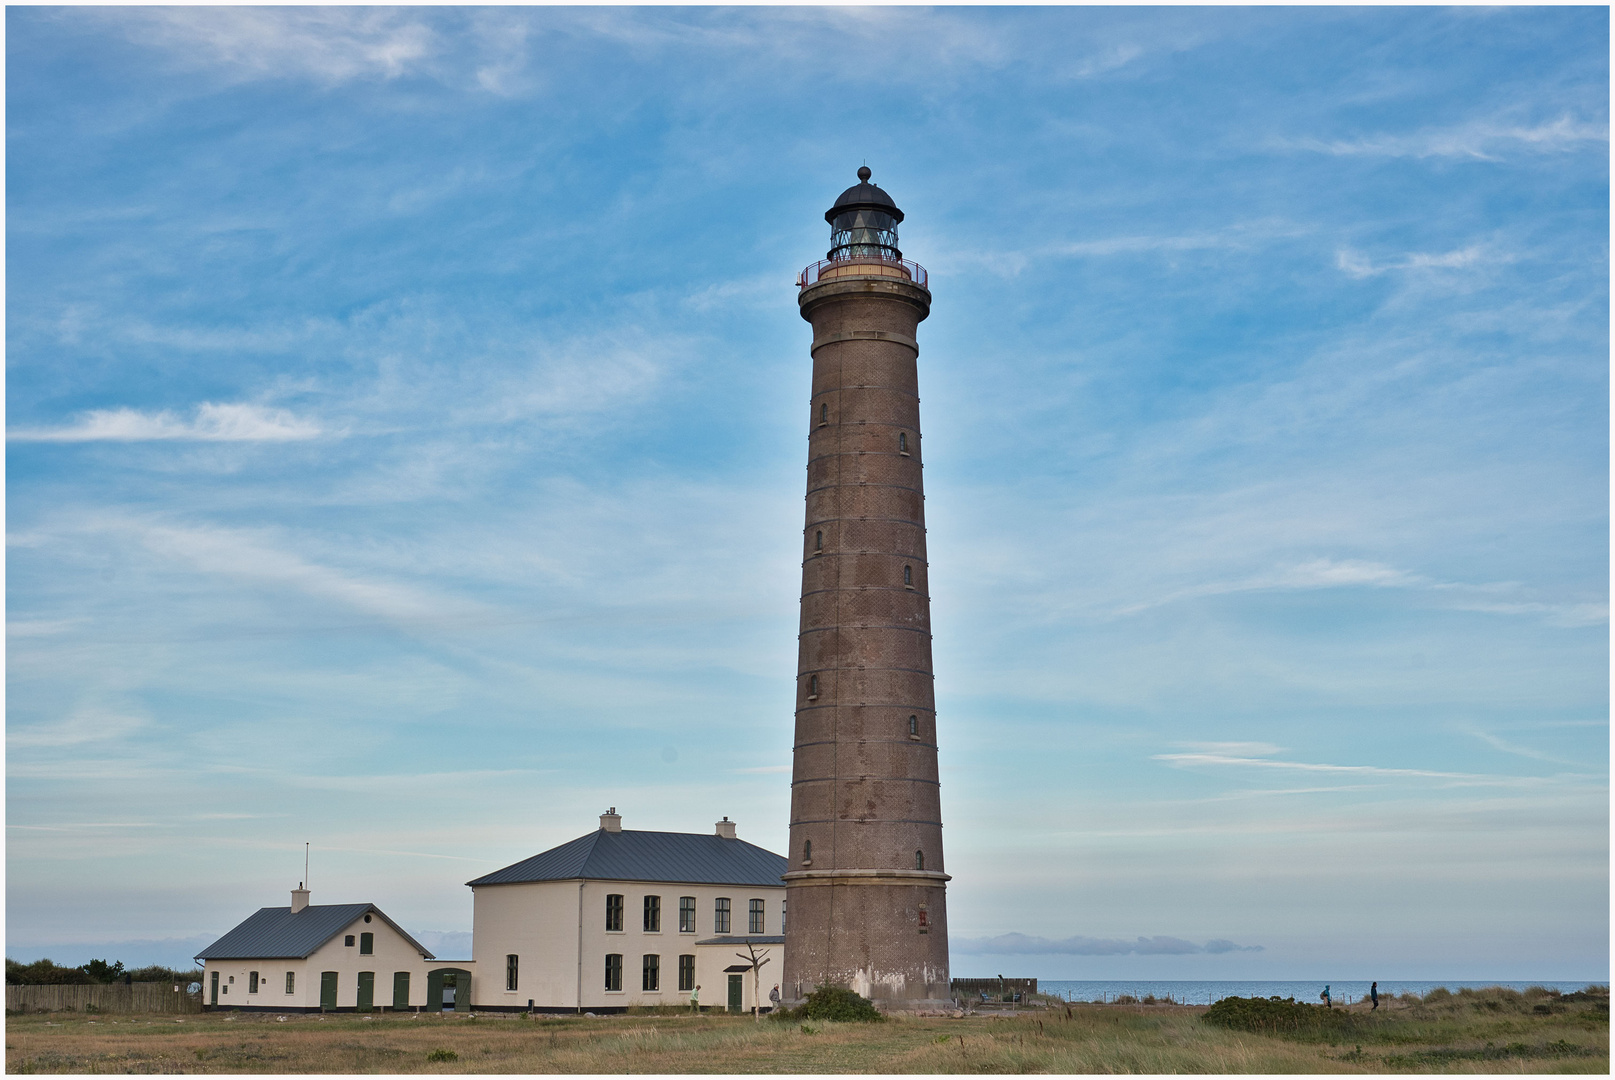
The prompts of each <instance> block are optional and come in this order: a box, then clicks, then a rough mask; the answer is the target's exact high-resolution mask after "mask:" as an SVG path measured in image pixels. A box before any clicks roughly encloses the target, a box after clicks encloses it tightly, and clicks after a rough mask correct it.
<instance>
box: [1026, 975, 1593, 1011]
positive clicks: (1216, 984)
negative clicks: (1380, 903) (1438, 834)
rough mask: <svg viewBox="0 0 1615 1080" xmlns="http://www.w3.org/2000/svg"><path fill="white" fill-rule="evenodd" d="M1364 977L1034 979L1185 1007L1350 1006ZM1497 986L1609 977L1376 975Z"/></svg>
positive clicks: (1410, 982) (1081, 993) (1408, 987)
mask: <svg viewBox="0 0 1615 1080" xmlns="http://www.w3.org/2000/svg"><path fill="white" fill-rule="evenodd" d="M1369 985H1370V980H1368V979H1335V980H1325V979H1039V980H1038V984H1037V988H1038V990H1039V992H1041V993H1044V994H1052V995H1054V996H1055V997H1060V998H1064V999H1065V1000H1066V1001H1104V1002H1108V1001H1115V1000H1116V998H1118V997H1120V996H1122V995H1124V994H1127V995H1131V996H1133V997H1135V998H1144V997H1146V996H1149V995H1152V994H1153V995H1154V996H1155V997H1156V998H1157V999H1161V998H1170V999H1172V1000H1173V1001H1176V1002H1181V1003H1184V1004H1188V1005H1209V1004H1211V1003H1212V1002H1214V1001H1218V1000H1221V999H1222V998H1226V997H1274V996H1277V997H1281V998H1294V999H1295V1000H1296V1001H1306V1002H1314V1001H1319V1000H1321V998H1320V996H1319V995H1320V994H1322V992H1323V988H1324V987H1325V986H1327V987H1329V993H1330V997H1331V998H1332V999H1333V1001H1334V1003H1335V1004H1337V1005H1349V1004H1353V1003H1355V1002H1358V1001H1362V1000H1364V999H1366V998H1367V997H1368V988H1369ZM1489 986H1500V987H1504V988H1506V989H1509V990H1525V989H1526V988H1528V987H1532V986H1542V987H1546V988H1548V989H1550V990H1557V991H1559V992H1560V993H1564V994H1569V993H1574V992H1575V991H1577V990H1582V989H1585V988H1586V987H1588V986H1603V987H1607V986H1609V980H1608V979H1571V980H1564V979H1530V980H1520V979H1490V980H1487V979H1431V980H1417V979H1380V980H1379V995H1380V997H1381V998H1382V999H1383V998H1388V997H1396V996H1398V995H1400V994H1416V995H1418V996H1419V997H1423V996H1424V995H1425V994H1428V993H1429V992H1430V991H1432V990H1435V989H1437V988H1440V987H1445V988H1446V989H1448V990H1452V991H1457V990H1460V989H1464V988H1469V989H1476V990H1478V989H1481V988H1483V987H1489Z"/></svg>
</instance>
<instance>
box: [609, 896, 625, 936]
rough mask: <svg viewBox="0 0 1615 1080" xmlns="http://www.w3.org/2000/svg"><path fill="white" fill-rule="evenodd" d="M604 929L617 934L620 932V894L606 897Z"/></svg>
mask: <svg viewBox="0 0 1615 1080" xmlns="http://www.w3.org/2000/svg"><path fill="white" fill-rule="evenodd" d="M606 929H607V930H608V931H619V932H620V931H621V930H622V894H621V893H612V894H611V895H609V896H607V897H606Z"/></svg>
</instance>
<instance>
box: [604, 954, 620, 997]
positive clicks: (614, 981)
mask: <svg viewBox="0 0 1615 1080" xmlns="http://www.w3.org/2000/svg"><path fill="white" fill-rule="evenodd" d="M606 990H607V991H608V992H610V993H617V992H619V991H621V990H622V953H606Z"/></svg>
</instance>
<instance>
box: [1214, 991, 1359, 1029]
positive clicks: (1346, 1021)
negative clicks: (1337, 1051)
mask: <svg viewBox="0 0 1615 1080" xmlns="http://www.w3.org/2000/svg"><path fill="white" fill-rule="evenodd" d="M1200 1020H1201V1022H1203V1023H1207V1024H1212V1025H1214V1026H1216V1027H1225V1028H1231V1029H1233V1030H1235V1031H1255V1032H1262V1033H1266V1034H1273V1035H1301V1034H1314V1033H1325V1032H1336V1033H1338V1032H1340V1031H1343V1030H1345V1029H1346V1028H1349V1027H1351V1026H1352V1022H1353V1017H1352V1015H1351V1014H1350V1013H1348V1012H1347V1011H1346V1010H1344V1009H1329V1008H1325V1007H1324V1006H1322V1005H1308V1004H1306V1003H1304V1002H1300V1001H1296V1000H1295V998H1280V997H1277V996H1275V997H1269V998H1241V997H1227V998H1223V999H1222V1000H1221V1001H1219V1002H1217V1003H1216V1004H1215V1005H1213V1006H1211V1008H1209V1009H1207V1010H1206V1011H1205V1012H1204V1013H1202V1014H1201V1015H1200Z"/></svg>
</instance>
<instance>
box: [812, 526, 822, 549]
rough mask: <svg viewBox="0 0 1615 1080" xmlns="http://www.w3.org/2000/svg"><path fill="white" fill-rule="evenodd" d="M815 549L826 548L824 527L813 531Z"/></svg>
mask: <svg viewBox="0 0 1615 1080" xmlns="http://www.w3.org/2000/svg"><path fill="white" fill-rule="evenodd" d="M813 550H814V551H823V550H824V530H823V529H818V530H815V532H814V533H813Z"/></svg>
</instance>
